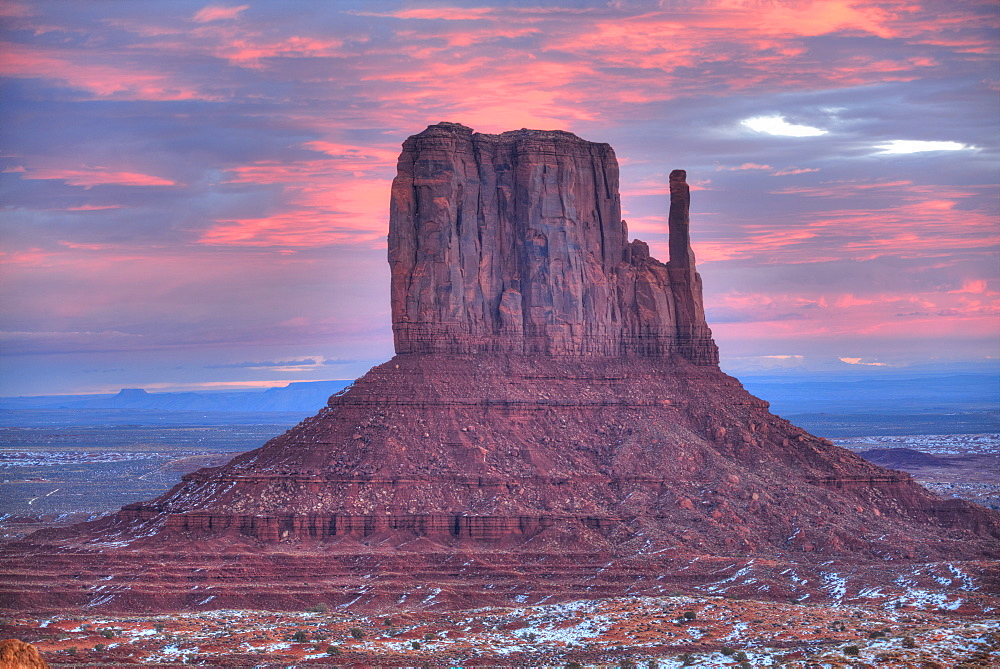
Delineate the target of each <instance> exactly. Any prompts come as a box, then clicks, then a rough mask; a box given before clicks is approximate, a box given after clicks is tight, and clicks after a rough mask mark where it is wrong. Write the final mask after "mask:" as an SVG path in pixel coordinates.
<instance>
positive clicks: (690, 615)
mask: <svg viewBox="0 0 1000 669" xmlns="http://www.w3.org/2000/svg"><path fill="white" fill-rule="evenodd" d="M695 618H696V616H695V613H694V611H685V612H684V620H694V619H695Z"/></svg>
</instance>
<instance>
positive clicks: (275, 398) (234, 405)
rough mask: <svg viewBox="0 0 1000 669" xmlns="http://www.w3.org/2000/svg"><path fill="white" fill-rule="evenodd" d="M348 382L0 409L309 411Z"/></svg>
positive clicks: (127, 391) (23, 400)
mask: <svg viewBox="0 0 1000 669" xmlns="http://www.w3.org/2000/svg"><path fill="white" fill-rule="evenodd" d="M351 383H352V382H351V381H346V380H342V379H341V380H334V381H300V382H296V383H289V384H288V385H287V386H284V387H280V388H268V389H267V390H263V391H259V390H245V391H234V392H225V393H206V392H201V393H199V392H183V393H151V392H148V391H146V390H144V389H143V388H122V389H121V390H120V391H119V392H118V394H117V395H56V396H48V397H4V398H0V410H3V409H7V410H25V409H144V410H156V411H223V412H248V411H261V412H288V411H303V412H309V413H312V412H314V411H315V410H316V407H317V406H322V405H323V404H325V403H326V400H327V398H329V397H330V395H332V394H334V393H337V392H340V391H341V390H343V389H344V388H346V387H348V386H349V385H351Z"/></svg>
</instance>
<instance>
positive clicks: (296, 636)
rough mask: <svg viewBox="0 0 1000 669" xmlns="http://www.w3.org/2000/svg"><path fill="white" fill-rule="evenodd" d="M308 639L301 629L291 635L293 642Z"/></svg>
mask: <svg viewBox="0 0 1000 669" xmlns="http://www.w3.org/2000/svg"><path fill="white" fill-rule="evenodd" d="M308 640H309V635H308V634H306V633H305V632H303V631H302V630H298V631H297V632H296V633H295V634H293V635H292V641H294V642H295V643H305V642H306V641H308Z"/></svg>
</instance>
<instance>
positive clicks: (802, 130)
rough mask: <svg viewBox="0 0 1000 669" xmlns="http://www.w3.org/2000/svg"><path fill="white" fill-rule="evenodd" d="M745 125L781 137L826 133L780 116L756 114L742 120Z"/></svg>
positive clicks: (812, 135) (811, 135)
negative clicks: (790, 121)
mask: <svg viewBox="0 0 1000 669" xmlns="http://www.w3.org/2000/svg"><path fill="white" fill-rule="evenodd" d="M742 123H743V125H745V126H746V127H748V128H750V129H751V130H754V131H756V132H763V133H767V134H768V135H778V136H780V137H815V136H816V135H825V134H826V133H827V131H826V130H823V129H822V128H814V127H812V126H810V125H798V124H796V123H789V122H788V121H786V120H785V119H783V118H782V117H780V116H755V117H754V118H748V119H746V120H745V121H743V122H742Z"/></svg>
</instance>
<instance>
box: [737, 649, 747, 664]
mask: <svg viewBox="0 0 1000 669" xmlns="http://www.w3.org/2000/svg"><path fill="white" fill-rule="evenodd" d="M733 659H734V660H736V661H737V662H746V661H747V660H748V659H749V658H748V657H747V654H746V653H744V652H743V651H742V650H738V651H736V653H735V654H734V655H733Z"/></svg>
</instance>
